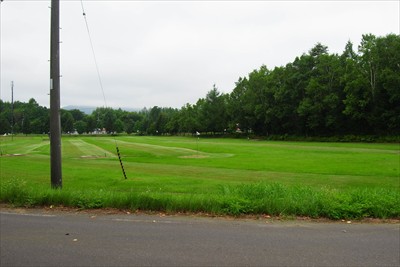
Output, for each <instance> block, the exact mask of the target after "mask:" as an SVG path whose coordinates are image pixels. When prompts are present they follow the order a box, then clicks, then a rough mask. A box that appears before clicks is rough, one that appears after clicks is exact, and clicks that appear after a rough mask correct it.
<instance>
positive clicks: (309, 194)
mask: <svg viewBox="0 0 400 267" xmlns="http://www.w3.org/2000/svg"><path fill="white" fill-rule="evenodd" d="M0 138H1V139H0V141H1V154H2V156H1V157H0V164H1V165H0V167H1V172H0V174H1V194H0V201H1V202H8V203H13V204H15V205H28V206H36V205H65V206H73V207H80V208H99V207H114V208H124V209H133V210H136V209H141V210H157V211H171V212H176V211H180V212H207V213H215V214H233V215H240V214H249V213H250V214H270V215H286V216H311V217H328V218H333V219H341V218H363V217H378V218H400V177H399V173H400V147H399V144H365V143H315V142H309V143H307V142H278V141H273V142H272V141H257V140H244V139H225V138H217V139H212V138H200V139H198V138H195V137H139V136H121V137H116V138H114V137H109V136H97V137H92V136H73V137H72V136H71V137H63V139H62V143H63V146H62V154H63V189H62V190H51V189H50V177H49V176H50V174H49V173H50V166H49V162H50V159H49V150H50V148H49V140H48V138H47V137H46V136H43V137H38V136H36V137H22V136H21V137H14V138H13V140H12V139H11V137H0ZM116 143H117V144H118V146H119V149H120V151H121V155H122V159H123V163H124V166H125V170H126V173H127V176H128V179H127V180H125V179H124V178H123V175H122V171H121V168H120V166H119V162H118V157H117V155H116V149H115V144H116Z"/></svg>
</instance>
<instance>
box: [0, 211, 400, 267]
mask: <svg viewBox="0 0 400 267" xmlns="http://www.w3.org/2000/svg"><path fill="white" fill-rule="evenodd" d="M0 226H1V228H0V234H1V236H0V254H1V256H0V266H399V265H400V225H399V224H354V223H352V224H347V223H346V222H344V223H312V222H302V221H289V222H275V221H266V220H247V221H246V220H233V219H220V218H201V217H200V218H199V217H178V216H165V217H160V216H155V215H154V216H153V215H132V214H131V215H128V214H116V215H99V214H98V215H93V214H82V213H80V214H74V213H64V212H50V213H48V212H44V211H40V210H34V211H32V210H27V211H23V212H21V211H19V212H18V211H14V210H4V209H3V210H1V212H0Z"/></svg>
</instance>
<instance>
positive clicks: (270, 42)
mask: <svg viewBox="0 0 400 267" xmlns="http://www.w3.org/2000/svg"><path fill="white" fill-rule="evenodd" d="M50 3H51V1H50V0H48V1H33V0H30V1H21V0H20V1H18V0H4V1H3V2H1V5H0V15H1V17H0V21H1V25H0V28H1V47H0V48H1V70H0V72H1V88H0V97H1V99H2V100H3V101H8V102H10V101H11V81H14V100H18V101H24V102H27V101H28V100H29V99H30V98H34V99H36V101H37V102H38V103H39V104H40V105H43V106H47V107H48V106H49V96H48V93H49V79H50V78H49V76H50V75H49V73H50V64H49V61H48V60H49V57H50V49H49V46H50V44H49V43H50V9H49V6H50ZM60 6H61V9H60V26H61V28H62V30H61V32H60V36H61V37H60V38H61V41H62V44H61V48H60V51H61V75H62V78H61V106H68V105H88V106H97V107H99V106H108V107H113V108H118V107H131V108H143V107H152V106H161V107H176V108H180V107H182V106H183V105H185V104H186V103H191V104H194V103H196V101H197V100H198V99H199V98H202V97H205V96H206V94H207V92H208V91H209V90H211V89H212V88H213V84H216V86H217V88H218V89H219V91H221V92H223V93H230V92H231V91H232V89H233V88H234V87H235V82H236V81H237V80H238V79H239V77H244V76H247V75H248V73H249V72H251V71H252V70H254V69H258V68H259V67H260V66H261V65H263V64H264V65H266V66H267V67H268V68H270V69H273V68H274V67H275V66H282V65H286V64H287V63H289V62H292V61H293V60H294V59H295V57H296V56H300V55H301V54H303V53H307V52H308V50H310V49H311V48H312V47H313V46H314V45H315V44H316V43H317V42H320V43H322V44H323V45H326V46H328V48H329V52H331V53H341V52H342V51H343V50H344V46H345V44H346V42H347V41H348V40H351V41H352V42H353V44H354V47H355V49H357V46H358V45H359V43H360V40H361V36H362V34H366V33H372V34H374V35H377V36H385V35H387V34H389V33H395V34H399V31H400V29H399V27H400V26H399V24H400V22H399V17H400V1H399V0H394V1H382V0H381V1H129V0H125V1H116V0H112V1H111V0H109V1H106V0H103V1H95V0H84V1H83V6H84V9H85V12H86V18H87V21H88V24H89V29H90V34H91V37H92V40H93V46H94V50H95V54H96V58H97V63H98V67H99V72H100V77H101V80H102V84H103V88H104V94H105V99H106V101H104V98H103V94H102V90H101V87H100V84H99V80H98V76H97V72H96V66H95V61H94V58H93V55H92V50H91V46H90V41H89V37H88V33H87V30H86V24H85V20H84V17H83V15H82V6H81V1H80V0H62V1H61V5H60ZM105 102H106V103H105Z"/></svg>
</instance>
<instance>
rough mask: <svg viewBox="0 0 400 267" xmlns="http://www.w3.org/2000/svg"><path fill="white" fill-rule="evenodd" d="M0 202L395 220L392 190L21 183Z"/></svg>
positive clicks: (6, 186)
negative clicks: (208, 190) (200, 189)
mask: <svg viewBox="0 0 400 267" xmlns="http://www.w3.org/2000/svg"><path fill="white" fill-rule="evenodd" d="M0 202H3V203H11V204H13V205H15V206H25V207H32V206H45V205H62V206H66V207H73V208H81V209H93V208H116V209H129V210H146V211H164V212H194V213H199V212H202V213H210V214H215V215H234V216H240V215H244V214H268V215H272V216H308V217H313V218H317V217H325V218H330V219H361V218H365V217H372V218H400V192H399V191H397V190H391V189H382V188H378V189H372V188H365V189H346V190H337V189H330V188H319V189H318V188H314V187H308V186H298V185H297V186H290V185H283V184H279V183H272V184H268V183H253V184H240V185H236V186H232V185H231V186H221V187H220V192H219V193H212V194H165V193H162V192H157V191H154V192H149V191H148V192H142V193H139V192H113V191H105V190H91V191H90V190H89V191H77V190H74V191H71V190H68V189H63V190H52V189H48V188H44V187H35V188H32V187H29V186H27V183H26V182H25V181H24V180H14V181H7V182H4V183H2V184H1V191H0Z"/></svg>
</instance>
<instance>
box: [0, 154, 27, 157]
mask: <svg viewBox="0 0 400 267" xmlns="http://www.w3.org/2000/svg"><path fill="white" fill-rule="evenodd" d="M1 156H2V157H22V156H25V154H4V155H1Z"/></svg>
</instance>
